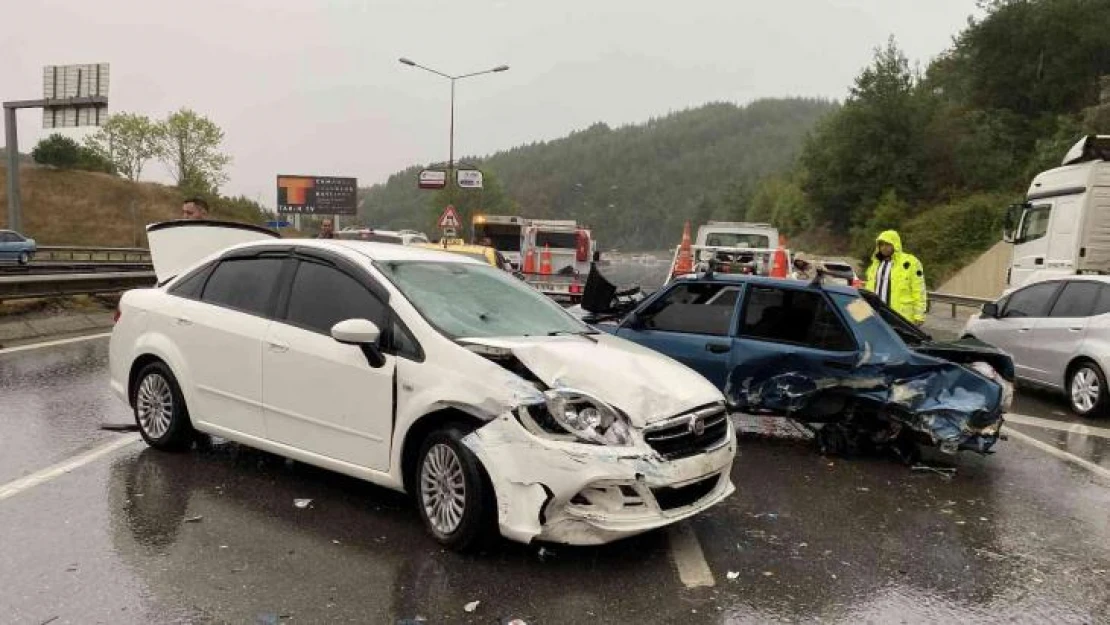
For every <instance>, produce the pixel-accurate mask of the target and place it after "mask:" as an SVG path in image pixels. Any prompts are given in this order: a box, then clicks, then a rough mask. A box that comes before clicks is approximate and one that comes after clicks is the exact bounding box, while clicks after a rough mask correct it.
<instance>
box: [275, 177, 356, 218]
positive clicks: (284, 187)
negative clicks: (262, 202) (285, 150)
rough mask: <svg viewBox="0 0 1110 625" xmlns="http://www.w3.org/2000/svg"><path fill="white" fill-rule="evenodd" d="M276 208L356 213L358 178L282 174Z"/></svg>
mask: <svg viewBox="0 0 1110 625" xmlns="http://www.w3.org/2000/svg"><path fill="white" fill-rule="evenodd" d="M277 210H278V213H279V214H292V213H301V214H307V215H317V214H319V215H354V214H357V213H358V179H357V178H341V177H337V176H301V175H279V176H278V177H277Z"/></svg>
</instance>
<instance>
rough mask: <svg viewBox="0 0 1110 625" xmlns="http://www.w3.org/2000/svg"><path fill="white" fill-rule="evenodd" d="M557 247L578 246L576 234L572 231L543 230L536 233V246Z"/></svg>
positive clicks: (568, 247) (570, 247) (572, 247)
mask: <svg viewBox="0 0 1110 625" xmlns="http://www.w3.org/2000/svg"><path fill="white" fill-rule="evenodd" d="M545 245H546V246H548V247H552V248H559V249H571V250H572V249H575V248H577V247H578V235H577V234H576V233H574V232H544V231H542V230H541V231H539V232H537V233H536V247H540V248H542V247H543V246H545Z"/></svg>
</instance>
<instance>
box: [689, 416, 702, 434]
mask: <svg viewBox="0 0 1110 625" xmlns="http://www.w3.org/2000/svg"><path fill="white" fill-rule="evenodd" d="M690 432H691V433H692V434H693V435H694V436H701V435H702V434H705V419H703V418H702V417H700V416H698V415H694V416H692V417H690Z"/></svg>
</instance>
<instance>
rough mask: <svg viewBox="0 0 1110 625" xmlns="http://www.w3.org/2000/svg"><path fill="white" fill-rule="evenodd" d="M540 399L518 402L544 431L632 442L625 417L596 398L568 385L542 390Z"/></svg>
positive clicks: (590, 439) (610, 442)
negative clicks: (536, 401)
mask: <svg viewBox="0 0 1110 625" xmlns="http://www.w3.org/2000/svg"><path fill="white" fill-rule="evenodd" d="M544 399H545V400H546V401H545V402H544V403H543V404H533V405H529V406H522V409H523V410H524V411H525V412H526V413H527V415H528V417H529V418H530V420H531V421H532V422H533V423H534V424H535V425H537V426H539V428H540V429H542V430H543V431H544V432H546V433H548V434H555V435H564V436H567V437H568V438H571V437H573V438H574V439H576V440H578V441H579V442H586V443H595V444H598V445H615V446H625V445H631V444H632V429H631V427H629V424H628V419H627V418H626V417H625V416H624V415H623V414H621V412H620V411H619V410H617V409H616V408H614V407H612V406H610V405H609V404H607V403H605V402H603V401H601V400H600V399H597V398H596V397H593V396H591V395H588V394H586V393H583V392H582V391H576V390H574V389H569V388H556V389H552V390H549V391H546V392H545V393H544Z"/></svg>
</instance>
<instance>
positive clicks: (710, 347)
mask: <svg viewBox="0 0 1110 625" xmlns="http://www.w3.org/2000/svg"><path fill="white" fill-rule="evenodd" d="M730 349H731V346H730V345H726V344H724V343H706V344H705V351H707V352H710V353H713V354H727V353H728V351H729V350H730Z"/></svg>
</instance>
